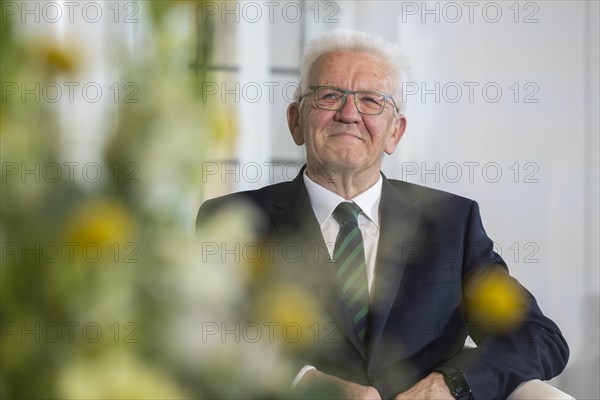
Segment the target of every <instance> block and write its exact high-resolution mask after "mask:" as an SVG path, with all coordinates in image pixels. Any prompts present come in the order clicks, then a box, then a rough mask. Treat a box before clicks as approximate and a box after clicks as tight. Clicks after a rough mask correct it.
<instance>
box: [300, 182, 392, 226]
mask: <svg viewBox="0 0 600 400" xmlns="http://www.w3.org/2000/svg"><path fill="white" fill-rule="evenodd" d="M302 178H303V180H304V186H306V191H307V192H308V198H309V199H310V205H311V206H312V209H313V211H314V212H315V216H316V217H317V221H319V226H321V227H322V226H323V224H324V223H325V222H327V219H328V218H330V217H331V214H332V213H333V211H334V210H335V208H336V207H337V206H338V205H339V204H340V203H341V202H344V201H346V200H345V199H344V198H343V197H341V196H340V195H338V194H336V193H334V192H332V191H331V190H329V189H326V188H324V187H323V186H321V185H319V184H317V183H315V182H314V181H312V180H311V179H310V178H309V177H308V175H307V174H306V171H304V174H303V176H302ZM382 187H383V178H382V177H381V174H379V179H378V180H377V182H375V184H374V185H373V186H371V187H370V188H368V189H367V190H365V191H364V192H362V193H361V194H359V195H358V196H356V197H354V198H353V199H351V200H352V201H353V202H354V203H356V204H357V205H358V206H359V207H360V210H361V211H362V212H363V214H364V215H365V216H366V217H367V218H369V219H370V220H371V221H372V222H373V223H374V224H375V225H376V226H377V228H379V202H380V200H381V188H382Z"/></svg>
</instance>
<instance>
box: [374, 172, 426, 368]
mask: <svg viewBox="0 0 600 400" xmlns="http://www.w3.org/2000/svg"><path fill="white" fill-rule="evenodd" d="M419 215H420V206H419V204H418V202H417V201H416V200H414V199H413V198H412V197H411V196H410V195H409V194H407V193H401V192H400V191H399V190H397V189H395V188H394V187H393V186H392V185H391V183H390V182H389V181H388V180H387V179H386V178H385V176H384V179H383V187H382V193H381V202H380V221H381V227H380V232H379V245H378V249H377V261H376V263H375V265H376V266H375V282H374V283H373V285H374V286H373V290H374V291H373V294H374V295H373V300H372V304H371V308H370V314H369V318H370V320H369V328H368V329H369V331H368V337H369V340H368V341H369V355H370V356H372V355H373V354H375V351H374V350H375V346H376V345H377V343H379V342H380V338H381V335H382V333H383V330H384V328H385V325H386V323H387V320H388V318H389V315H390V311H391V308H392V305H393V304H394V301H395V299H396V296H397V294H398V288H399V287H400V281H401V279H402V275H403V274H404V268H405V266H406V256H405V254H403V247H404V244H408V243H410V242H412V241H413V240H414V236H415V233H416V230H417V224H418V221H419ZM369 362H370V363H371V362H373V360H372V359H370V360H369Z"/></svg>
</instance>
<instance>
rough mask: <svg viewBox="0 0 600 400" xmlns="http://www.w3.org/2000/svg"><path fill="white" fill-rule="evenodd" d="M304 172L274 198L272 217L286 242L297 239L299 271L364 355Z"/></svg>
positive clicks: (341, 328) (274, 224)
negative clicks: (299, 257)
mask: <svg viewBox="0 0 600 400" xmlns="http://www.w3.org/2000/svg"><path fill="white" fill-rule="evenodd" d="M303 173H304V168H303V169H302V171H300V173H299V174H298V176H297V177H296V178H295V179H294V180H293V181H292V182H290V183H289V184H288V186H287V187H286V190H285V191H283V192H281V193H280V194H281V196H280V197H279V198H278V199H275V201H274V202H273V206H274V208H273V211H272V213H271V221H272V223H273V226H274V227H275V229H276V231H277V236H278V237H279V238H281V239H282V240H283V241H284V242H289V241H295V242H296V243H297V244H298V245H299V246H300V249H301V250H302V260H303V262H301V263H296V264H297V266H298V267H299V268H303V269H306V270H305V271H299V272H300V273H299V274H298V275H299V276H300V277H302V279H303V280H304V281H305V283H307V286H308V287H309V288H310V289H311V290H314V291H315V293H316V295H317V296H318V297H319V298H320V300H321V302H322V304H323V305H324V308H325V309H326V310H327V311H328V312H329V314H330V316H331V317H332V319H333V320H334V321H335V322H336V324H337V325H338V327H339V328H340V330H341V331H342V333H343V334H344V335H345V336H346V337H347V338H348V339H349V340H350V342H351V343H352V344H353V346H354V347H355V348H356V350H357V351H359V352H360V353H361V354H362V356H363V357H364V356H365V349H364V346H363V345H362V344H360V343H359V341H358V337H357V336H356V333H355V332H354V325H353V323H352V317H351V315H350V311H349V310H348V307H347V306H346V303H345V300H344V298H343V294H342V291H341V288H340V285H339V284H338V278H337V276H336V274H335V270H334V265H333V264H332V263H331V262H328V261H329V260H330V258H329V253H328V252H327V248H326V246H325V242H324V240H323V234H322V233H321V228H320V227H319V223H318V221H317V217H316V216H315V214H314V212H313V210H312V207H311V205H310V199H309V197H308V192H307V191H306V188H305V186H304V182H303V178H302V175H303ZM315 261H316V262H315Z"/></svg>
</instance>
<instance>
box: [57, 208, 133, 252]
mask: <svg viewBox="0 0 600 400" xmlns="http://www.w3.org/2000/svg"><path fill="white" fill-rule="evenodd" d="M134 225H135V223H134V220H133V217H132V216H131V215H130V214H129V212H128V211H127V209H126V208H125V207H124V206H123V205H122V204H121V203H119V202H117V201H116V200H114V199H109V198H101V199H94V200H93V201H89V202H87V203H84V204H82V205H81V206H80V207H78V208H77V209H75V210H74V211H73V212H72V213H71V214H70V215H69V216H68V217H67V221H66V224H65V232H66V235H65V236H66V240H67V241H68V242H70V243H74V246H75V249H76V251H75V255H76V256H77V255H82V256H83V257H78V259H79V260H81V259H82V258H83V259H84V260H86V261H90V260H91V261H93V262H97V261H99V260H102V259H105V257H107V256H109V255H110V256H111V259H114V258H115V255H116V254H119V250H122V249H124V248H125V247H126V246H128V245H129V244H131V241H132V239H133V233H134V229H135V226H134ZM134 245H135V244H134ZM135 246H137V245H135ZM114 261H115V262H118V261H122V260H120V259H116V260H114Z"/></svg>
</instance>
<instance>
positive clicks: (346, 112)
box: [334, 94, 362, 123]
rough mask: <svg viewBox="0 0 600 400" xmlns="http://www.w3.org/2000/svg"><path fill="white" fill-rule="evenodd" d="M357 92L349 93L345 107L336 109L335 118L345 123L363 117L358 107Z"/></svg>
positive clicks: (358, 120) (357, 120) (353, 121)
mask: <svg viewBox="0 0 600 400" xmlns="http://www.w3.org/2000/svg"><path fill="white" fill-rule="evenodd" d="M355 96H356V95H355V94H348V95H347V97H346V103H344V105H343V107H342V108H340V109H339V110H337V111H336V113H335V115H334V120H335V121H338V122H345V123H356V122H360V120H361V119H362V117H361V115H360V113H359V112H358V108H357V107H356V101H355Z"/></svg>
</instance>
